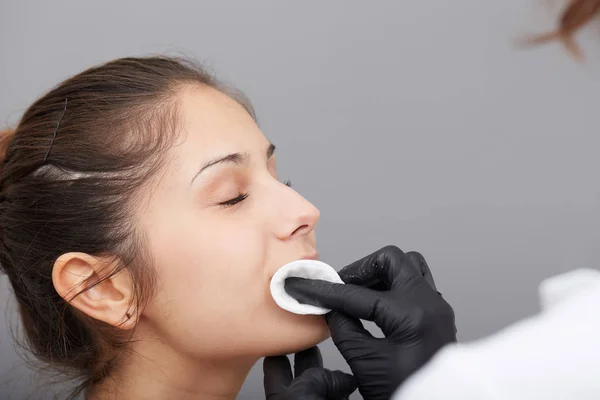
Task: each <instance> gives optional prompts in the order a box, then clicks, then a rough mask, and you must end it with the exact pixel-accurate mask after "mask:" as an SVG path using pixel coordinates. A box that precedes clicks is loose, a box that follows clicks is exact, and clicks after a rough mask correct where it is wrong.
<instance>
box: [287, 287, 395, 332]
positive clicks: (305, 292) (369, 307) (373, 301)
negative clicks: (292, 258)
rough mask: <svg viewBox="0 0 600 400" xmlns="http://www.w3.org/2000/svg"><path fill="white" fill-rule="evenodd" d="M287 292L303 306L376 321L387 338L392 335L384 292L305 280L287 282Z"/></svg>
mask: <svg viewBox="0 0 600 400" xmlns="http://www.w3.org/2000/svg"><path fill="white" fill-rule="evenodd" d="M285 291H286V292H287V293H288V294H289V295H290V296H292V297H294V298H295V299H296V300H298V301H299V302H301V303H306V304H312V305H315V306H318V307H324V308H329V309H331V310H334V311H339V312H342V313H344V314H348V315H350V316H351V317H354V318H359V319H365V320H368V321H374V322H375V324H377V326H379V328H380V329H381V330H382V331H383V333H384V334H388V333H389V332H388V327H387V326H386V318H385V317H386V315H384V314H385V313H386V310H385V307H386V306H387V305H388V303H387V302H386V301H385V300H384V297H383V294H382V293H381V292H378V291H376V290H371V289H368V288H364V287H362V286H356V285H343V284H340V283H331V282H327V281H322V280H317V279H305V278H287V279H286V280H285ZM382 300H384V301H382ZM388 313H389V311H388Z"/></svg>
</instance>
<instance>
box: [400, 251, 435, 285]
mask: <svg viewBox="0 0 600 400" xmlns="http://www.w3.org/2000/svg"><path fill="white" fill-rule="evenodd" d="M406 256H407V257H408V258H410V260H411V261H412V262H413V264H414V265H416V266H417V269H418V270H419V272H420V273H421V276H422V277H423V278H424V279H425V281H426V282H427V283H429V285H431V287H432V288H433V289H434V290H435V291H437V288H436V286H435V281H434V280H433V274H432V273H431V270H430V269H429V265H427V261H425V257H423V255H422V254H421V253H418V252H416V251H410V252H408V253H406Z"/></svg>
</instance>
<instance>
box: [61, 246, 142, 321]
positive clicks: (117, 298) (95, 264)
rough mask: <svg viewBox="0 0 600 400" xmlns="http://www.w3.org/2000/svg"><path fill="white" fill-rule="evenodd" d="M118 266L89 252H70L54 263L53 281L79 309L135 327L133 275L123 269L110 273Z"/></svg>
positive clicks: (94, 315)
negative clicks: (111, 274) (113, 273)
mask: <svg viewBox="0 0 600 400" xmlns="http://www.w3.org/2000/svg"><path fill="white" fill-rule="evenodd" d="M114 267H115V266H113V265H110V263H108V262H106V260H103V259H101V258H97V257H94V256H91V255H89V254H86V253H78V252H72V253H66V254H63V255H61V256H60V257H59V258H58V259H57V260H56V262H55V263H54V268H53V269H52V282H53V284H54V288H55V289H56V291H57V292H58V294H59V295H60V296H61V297H62V298H63V299H65V301H67V302H68V303H70V304H71V305H72V306H73V307H75V308H77V309H78V310H79V311H81V312H84V313H85V314H87V315H89V316H90V317H92V318H94V319H97V320H99V321H103V322H106V323H107V324H110V325H113V326H116V327H119V328H121V329H132V328H133V327H134V326H135V323H136V321H137V318H138V316H137V315H133V310H132V307H131V305H132V304H133V295H134V293H133V285H132V283H133V282H132V280H131V275H130V274H129V272H128V271H127V270H126V269H123V270H121V271H119V272H118V273H116V274H115V275H113V276H110V277H107V276H108V275H109V274H110V273H111V272H112V271H113V268H114ZM103 278H104V280H102V279H103Z"/></svg>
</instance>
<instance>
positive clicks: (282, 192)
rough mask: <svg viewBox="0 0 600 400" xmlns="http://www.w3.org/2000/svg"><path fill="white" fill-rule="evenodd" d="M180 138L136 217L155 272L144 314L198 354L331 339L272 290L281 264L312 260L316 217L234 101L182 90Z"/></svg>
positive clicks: (316, 320)
mask: <svg viewBox="0 0 600 400" xmlns="http://www.w3.org/2000/svg"><path fill="white" fill-rule="evenodd" d="M180 101H181V112H182V115H183V119H184V122H185V126H184V132H183V134H182V135H181V136H180V138H179V139H178V140H177V143H176V145H175V146H173V148H172V149H171V150H170V151H171V154H169V163H168V165H167V167H166V172H165V173H164V174H163V175H161V177H160V180H159V181H158V183H157V184H156V185H155V186H154V187H153V190H152V193H151V197H150V200H149V202H148V203H147V207H146V208H145V209H144V210H142V211H141V212H140V214H139V216H138V218H139V221H140V222H141V226H142V228H143V230H144V232H145V234H146V236H147V237H148V239H149V248H150V252H151V254H152V256H153V259H154V264H155V268H156V270H157V274H158V289H157V294H156V296H155V297H154V298H153V300H152V301H151V302H150V304H149V305H148V306H147V307H146V308H145V309H144V312H143V316H144V317H145V318H146V319H147V320H149V321H151V323H152V326H153V327H154V329H156V330H157V331H158V332H159V334H160V336H162V337H163V338H165V339H166V340H167V341H168V343H169V344H170V345H173V346H175V347H176V348H177V349H179V350H181V351H185V353H186V354H194V355H197V356H199V357H217V358H221V357H227V358H229V357H232V356H250V357H261V356H266V355H274V354H284V353H285V354H287V353H292V352H294V351H297V350H300V349H304V348H307V347H310V346H312V345H314V344H316V343H319V342H321V341H322V340H324V339H325V338H327V336H328V330H327V326H326V324H325V322H324V319H323V318H322V317H318V316H299V315H294V314H291V313H289V312H287V311H284V310H282V309H280V308H279V307H278V306H277V305H276V304H275V302H274V301H273V299H272V297H271V295H270V291H269V283H270V280H271V277H272V276H273V274H274V273H275V271H277V269H279V268H280V267H281V266H282V265H284V264H286V263H288V262H290V261H293V260H297V259H301V258H316V257H317V253H316V241H315V234H314V228H315V225H316V224H317V221H318V220H319V210H318V209H317V208H315V207H314V206H313V205H312V204H311V203H309V202H308V201H307V200H305V199H304V198H303V197H302V196H300V195H299V194H298V193H296V192H295V191H294V190H293V189H291V188H290V187H288V186H286V185H285V184H284V183H282V182H280V181H279V180H278V177H277V172H276V166H275V154H273V146H272V145H271V143H270V142H269V141H268V140H267V139H266V138H265V137H264V135H263V134H262V132H261V131H260V130H259V128H258V126H257V125H256V123H255V121H254V120H253V119H252V117H251V116H250V115H249V114H248V113H247V112H246V110H245V109H244V108H243V107H242V106H241V105H240V104H238V103H237V102H236V101H234V100H233V99H231V98H229V97H228V96H226V95H224V94H222V93H221V92H218V91H216V90H214V89H211V88H206V87H205V88H188V89H187V90H184V91H183V92H182V93H181V98H180Z"/></svg>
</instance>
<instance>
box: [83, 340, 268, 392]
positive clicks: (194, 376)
mask: <svg viewBox="0 0 600 400" xmlns="http://www.w3.org/2000/svg"><path fill="white" fill-rule="evenodd" d="M132 346H133V351H131V352H128V353H129V355H128V357H127V359H126V360H124V361H123V362H122V364H121V365H120V366H119V368H118V369H116V370H115V371H113V372H112V373H111V374H110V375H109V376H108V377H107V378H106V379H104V380H103V381H102V382H101V383H99V384H97V385H95V386H93V387H92V388H91V390H90V392H89V394H88V396H87V398H88V400H108V399H111V400H112V399H132V398H140V399H150V398H151V399H157V400H161V399H165V400H166V399H181V400H187V399H190V400H191V399H194V400H198V399H206V400H233V399H235V398H236V396H237V394H238V392H239V391H240V389H241V387H242V385H243V383H244V380H245V379H246V377H247V376H248V373H249V372H250V369H251V368H252V365H254V363H255V362H256V361H257V360H256V359H254V358H252V359H250V358H239V359H218V360H217V359H212V360H209V359H203V360H198V359H194V358H193V357H188V356H186V355H182V354H179V353H178V352H177V351H176V350H175V349H173V348H171V347H169V346H168V345H167V344H165V343H161V342H157V341H136V342H134V343H133V345H132Z"/></svg>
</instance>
